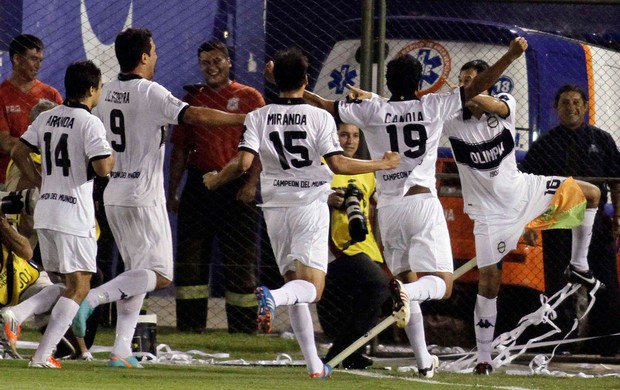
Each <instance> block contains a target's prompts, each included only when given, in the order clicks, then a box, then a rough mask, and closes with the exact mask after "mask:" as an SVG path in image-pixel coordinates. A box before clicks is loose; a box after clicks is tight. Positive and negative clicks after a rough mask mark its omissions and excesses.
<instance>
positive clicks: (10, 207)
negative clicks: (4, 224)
mask: <svg viewBox="0 0 620 390" xmlns="http://www.w3.org/2000/svg"><path fill="white" fill-rule="evenodd" d="M38 200H39V190H38V189H37V188H29V189H27V190H21V191H13V192H7V191H0V212H2V213H3V214H20V213H21V212H22V211H23V212H24V213H25V214H26V215H33V214H34V207H35V205H36V204H37V201H38Z"/></svg>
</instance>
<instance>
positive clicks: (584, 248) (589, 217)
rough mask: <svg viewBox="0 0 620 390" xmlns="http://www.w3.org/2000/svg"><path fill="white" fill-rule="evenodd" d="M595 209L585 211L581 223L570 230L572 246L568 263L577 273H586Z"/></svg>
mask: <svg viewBox="0 0 620 390" xmlns="http://www.w3.org/2000/svg"><path fill="white" fill-rule="evenodd" d="M596 210H597V209H596V208H591V209H586V212H585V215H584V216H583V223H582V224H581V225H580V226H577V227H576V228H573V229H572V232H573V245H572V250H571V259H570V263H571V264H572V265H573V267H575V268H576V269H577V271H587V270H589V269H590V267H589V266H588V247H589V246H590V240H592V225H594V217H596Z"/></svg>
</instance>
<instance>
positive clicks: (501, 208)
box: [444, 60, 600, 375]
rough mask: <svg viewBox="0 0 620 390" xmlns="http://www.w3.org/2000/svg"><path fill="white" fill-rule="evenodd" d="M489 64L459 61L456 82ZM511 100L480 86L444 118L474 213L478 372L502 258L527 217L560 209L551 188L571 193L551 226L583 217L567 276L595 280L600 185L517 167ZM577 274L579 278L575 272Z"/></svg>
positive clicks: (485, 369) (487, 348)
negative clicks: (592, 249)
mask: <svg viewBox="0 0 620 390" xmlns="http://www.w3.org/2000/svg"><path fill="white" fill-rule="evenodd" d="M488 67H489V65H488V64H487V63H486V62H484V61H482V60H475V61H470V62H468V63H466V64H465V65H463V66H462V67H461V70H460V72H459V84H460V85H462V86H468V85H471V83H472V82H473V81H474V80H475V79H476V77H479V75H480V74H481V73H483V72H484V71H485V70H486V69H488ZM516 108H517V103H516V100H515V98H514V97H513V96H512V95H510V94H508V93H500V94H498V95H496V96H491V95H489V93H488V92H484V93H483V94H481V95H479V96H476V97H474V98H472V99H471V100H470V101H469V102H468V103H467V107H465V108H464V109H463V110H462V111H461V112H460V113H459V115H458V116H456V117H454V118H453V119H452V120H450V121H448V122H447V123H446V124H445V125H444V132H445V134H446V135H447V136H448V139H449V140H450V146H451V147H452V151H453V155H454V159H455V161H456V163H457V167H458V170H459V176H460V178H461V186H462V189H463V203H464V211H465V212H466V213H467V214H468V215H469V217H470V218H471V219H472V220H473V221H474V236H475V241H476V259H477V260H476V261H477V265H478V269H479V271H480V279H479V281H478V296H477V298H476V307H475V310H474V328H475V333H476V346H477V364H476V366H475V368H474V373H475V374H479V375H489V374H490V373H491V372H492V371H493V364H492V361H493V360H492V357H491V353H492V352H493V336H494V330H495V324H496V321H497V295H498V293H499V287H500V284H501V280H502V260H503V258H504V257H505V256H506V255H507V254H508V253H509V252H510V251H511V250H513V249H515V248H516V247H517V243H518V241H519V237H520V236H521V234H522V233H523V228H524V227H525V226H526V225H527V224H528V223H529V222H530V221H532V220H534V219H535V218H537V217H539V216H540V215H542V214H543V213H545V214H546V217H547V218H546V219H551V216H553V215H560V214H561V213H562V212H565V211H567V209H562V208H560V209H558V210H557V211H553V210H555V205H554V204H553V202H552V199H553V197H554V194H556V193H557V194H563V196H564V197H565V198H566V199H569V200H571V202H570V207H574V209H573V210H571V211H570V213H569V216H571V217H575V218H576V219H575V221H574V222H573V223H571V224H569V225H566V224H564V223H562V222H561V221H556V222H555V223H556V225H555V226H552V227H554V228H558V227H564V228H566V227H572V226H577V225H579V223H581V222H583V223H581V225H579V226H577V227H575V228H573V248H572V249H573V256H572V259H571V266H570V267H571V268H570V270H569V274H570V276H569V280H573V281H575V282H577V283H583V284H585V285H587V286H589V287H593V286H594V284H595V283H597V282H598V281H597V280H596V279H594V278H593V276H592V273H591V272H590V271H589V266H588V261H587V257H586V256H587V253H588V245H589V244H590V237H591V236H592V234H591V233H592V225H593V223H594V216H595V214H596V210H597V207H598V202H599V198H600V191H599V189H598V188H597V187H596V186H594V185H592V184H590V183H586V182H582V181H576V180H573V179H572V178H569V179H567V178H565V177H559V176H541V175H532V174H527V173H523V172H521V171H519V169H518V168H517V161H516V155H515V142H514V140H515V137H516V125H515V117H516V115H515V114H516ZM550 208H551V209H550ZM569 210H570V209H569ZM581 213H584V214H585V216H583V214H581ZM580 214H581V215H580ZM579 275H580V276H582V277H583V278H585V279H578V280H575V277H576V276H579ZM587 280H590V282H589V283H588V282H587Z"/></svg>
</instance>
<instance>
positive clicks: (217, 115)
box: [182, 106, 245, 127]
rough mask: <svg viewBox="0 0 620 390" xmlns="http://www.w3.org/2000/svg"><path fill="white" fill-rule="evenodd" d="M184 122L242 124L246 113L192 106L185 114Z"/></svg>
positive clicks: (221, 124)
mask: <svg viewBox="0 0 620 390" xmlns="http://www.w3.org/2000/svg"><path fill="white" fill-rule="evenodd" d="M182 120H183V123H187V124H189V125H194V126H199V127H211V126H241V125H243V121H244V120H245V114H230V113H228V112H224V111H220V110H215V109H213V108H207V107H195V106H190V107H189V108H188V109H187V110H186V111H185V113H184V114H183V118H182Z"/></svg>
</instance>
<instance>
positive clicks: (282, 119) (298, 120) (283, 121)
mask: <svg viewBox="0 0 620 390" xmlns="http://www.w3.org/2000/svg"><path fill="white" fill-rule="evenodd" d="M305 124H306V114H280V113H278V114H269V115H267V125H305Z"/></svg>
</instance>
